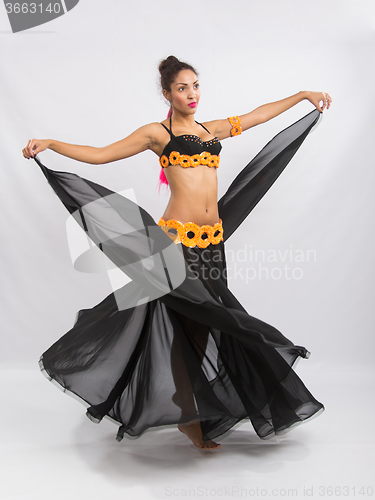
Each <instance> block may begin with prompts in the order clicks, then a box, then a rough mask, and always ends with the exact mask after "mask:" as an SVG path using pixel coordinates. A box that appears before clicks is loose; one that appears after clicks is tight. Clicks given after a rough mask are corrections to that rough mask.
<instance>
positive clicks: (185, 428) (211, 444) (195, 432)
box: [177, 422, 221, 450]
mask: <svg viewBox="0 0 375 500" xmlns="http://www.w3.org/2000/svg"><path fill="white" fill-rule="evenodd" d="M177 427H178V430H179V431H181V432H183V433H184V434H186V435H187V437H188V438H189V439H191V441H192V442H193V444H194V445H195V446H196V447H197V448H200V449H202V450H208V449H217V448H220V447H221V444H219V443H215V441H212V440H211V439H207V440H206V441H203V439H202V428H201V424H200V422H195V423H194V424H189V425H186V424H185V425H180V424H179V425H178V426H177Z"/></svg>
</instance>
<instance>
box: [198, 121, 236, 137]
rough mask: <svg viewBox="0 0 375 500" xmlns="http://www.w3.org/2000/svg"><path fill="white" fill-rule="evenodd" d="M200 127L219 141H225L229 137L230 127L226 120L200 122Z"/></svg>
mask: <svg viewBox="0 0 375 500" xmlns="http://www.w3.org/2000/svg"><path fill="white" fill-rule="evenodd" d="M202 125H204V126H205V127H206V129H207V130H209V131H210V132H211V134H212V135H214V136H215V137H217V138H218V139H219V140H222V139H226V138H227V137H229V136H230V129H231V125H230V123H229V121H228V119H226V118H225V119H221V120H211V121H207V122H202Z"/></svg>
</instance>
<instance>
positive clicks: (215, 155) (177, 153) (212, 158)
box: [159, 117, 222, 168]
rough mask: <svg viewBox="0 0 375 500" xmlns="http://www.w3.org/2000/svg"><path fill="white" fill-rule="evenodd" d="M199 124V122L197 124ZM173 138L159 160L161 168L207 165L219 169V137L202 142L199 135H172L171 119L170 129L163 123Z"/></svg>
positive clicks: (170, 122) (170, 120) (220, 147)
mask: <svg viewBox="0 0 375 500" xmlns="http://www.w3.org/2000/svg"><path fill="white" fill-rule="evenodd" d="M196 123H198V122H196ZM160 125H162V126H163V127H164V128H165V130H166V131H167V132H168V133H169V135H170V136H171V140H170V141H169V142H168V144H167V145H166V146H165V148H164V150H163V153H162V155H161V157H160V159H159V163H160V166H161V167H162V168H166V167H168V166H169V165H181V166H182V167H196V166H197V165H207V166H208V167H215V168H219V162H220V156H219V153H220V151H221V149H222V146H221V144H220V141H219V139H218V138H217V137H214V138H213V139H211V140H209V141H202V139H201V138H200V137H198V136H197V135H189V134H184V135H178V136H175V135H173V133H172V117H170V119H169V127H170V128H169V129H168V128H167V127H166V126H165V125H164V124H163V123H161V124H160ZM198 125H200V126H201V127H203V128H204V129H205V130H206V131H207V132H208V133H209V134H210V131H209V130H207V129H206V127H205V126H204V125H202V124H201V123H198Z"/></svg>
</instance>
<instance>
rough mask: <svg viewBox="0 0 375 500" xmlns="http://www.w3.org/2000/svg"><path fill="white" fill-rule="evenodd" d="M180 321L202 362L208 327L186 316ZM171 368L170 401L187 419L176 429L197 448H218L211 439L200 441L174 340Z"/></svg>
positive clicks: (191, 394)
mask: <svg viewBox="0 0 375 500" xmlns="http://www.w3.org/2000/svg"><path fill="white" fill-rule="evenodd" d="M182 321H183V326H184V330H185V332H186V333H187V334H188V335H189V337H190V339H191V340H192V343H193V345H194V348H195V351H196V353H197V356H198V358H199V360H200V362H202V360H203V357H204V353H205V350H206V347H207V342H208V335H209V330H208V327H207V326H206V325H202V324H200V323H197V322H196V321H194V320H192V319H190V318H187V317H186V316H182ZM171 367H172V373H173V379H174V382H175V386H176V392H175V394H174V395H173V396H172V401H173V402H174V403H175V404H176V405H177V406H179V407H180V408H181V418H184V417H185V418H188V419H189V420H188V421H187V422H186V423H181V424H178V429H179V430H180V431H181V432H183V433H184V434H186V435H187V436H188V438H189V439H191V441H192V442H193V444H194V445H195V446H196V447H197V448H201V449H210V448H220V447H221V444H218V443H215V442H214V441H212V440H211V439H208V440H205V441H203V439H202V428H201V425H200V421H199V417H198V414H197V410H196V406H195V401H194V396H193V389H192V387H191V383H190V379H189V375H188V372H187V369H186V366H185V362H184V359H183V357H182V354H181V350H180V346H179V344H178V341H177V340H176V339H175V338H174V339H173V342H172V348H171ZM194 415H196V418H194Z"/></svg>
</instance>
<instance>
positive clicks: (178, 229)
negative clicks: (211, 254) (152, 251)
mask: <svg viewBox="0 0 375 500" xmlns="http://www.w3.org/2000/svg"><path fill="white" fill-rule="evenodd" d="M158 226H161V228H162V229H163V231H165V232H166V233H167V235H168V236H169V237H170V238H172V240H174V242H175V243H176V244H177V243H182V244H183V245H185V246H187V247H195V246H198V247H199V248H206V247H208V245H209V244H210V243H212V244H213V245H217V244H218V243H220V241H222V240H223V225H222V220H221V219H219V222H217V223H216V224H214V225H213V226H210V225H209V224H204V225H203V226H198V224H195V223H194V222H185V224H183V223H182V222H180V221H179V220H177V219H168V220H164V219H163V217H160V220H159V222H158ZM171 229H172V230H174V231H170V230H171ZM188 233H189V234H190V233H192V234H193V236H191V237H190V236H189V235H188ZM204 235H206V238H202V236H204Z"/></svg>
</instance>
